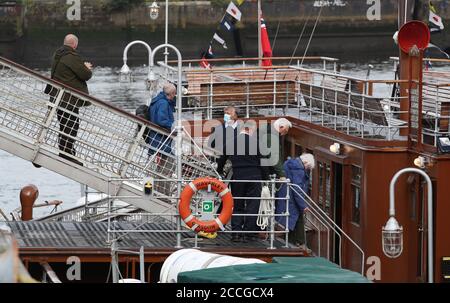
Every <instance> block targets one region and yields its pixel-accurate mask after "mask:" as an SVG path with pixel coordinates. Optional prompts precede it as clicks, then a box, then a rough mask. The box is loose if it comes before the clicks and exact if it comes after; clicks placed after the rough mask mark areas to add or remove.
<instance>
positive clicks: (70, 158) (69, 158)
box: [59, 154, 83, 166]
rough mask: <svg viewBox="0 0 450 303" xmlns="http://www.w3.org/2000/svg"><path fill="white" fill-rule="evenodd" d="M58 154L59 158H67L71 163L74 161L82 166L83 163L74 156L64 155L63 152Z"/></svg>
mask: <svg viewBox="0 0 450 303" xmlns="http://www.w3.org/2000/svg"><path fill="white" fill-rule="evenodd" d="M59 156H60V157H61V158H63V159H66V160H69V161H70V162H73V163H75V164H78V165H80V166H83V163H82V162H80V161H78V160H77V159H75V158H72V157H69V156H66V155H65V154H59Z"/></svg>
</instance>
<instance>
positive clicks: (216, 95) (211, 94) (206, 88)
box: [197, 81, 297, 107]
mask: <svg viewBox="0 0 450 303" xmlns="http://www.w3.org/2000/svg"><path fill="white" fill-rule="evenodd" d="M275 83H276V84H275ZM200 87H201V89H200V91H201V92H200V98H199V99H198V100H199V104H197V106H198V107H206V106H208V105H212V106H213V107H226V106H229V105H233V106H239V107H244V106H247V105H250V106H252V105H253V106H262V105H267V106H271V105H273V104H275V105H276V106H280V105H290V104H295V105H296V104H297V101H296V97H295V82H293V81H277V82H272V81H254V82H233V83H229V82H223V83H214V84H213V85H212V86H211V85H210V84H201V86H200ZM211 98H212V99H211Z"/></svg>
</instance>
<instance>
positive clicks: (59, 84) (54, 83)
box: [0, 56, 169, 135]
mask: <svg viewBox="0 0 450 303" xmlns="http://www.w3.org/2000/svg"><path fill="white" fill-rule="evenodd" d="M0 62H2V63H3V64H4V65H5V66H8V65H9V67H10V68H13V69H18V70H20V71H22V72H25V73H27V74H29V75H30V76H33V77H37V78H39V79H40V80H42V81H44V82H46V83H47V84H50V85H52V86H54V87H56V88H58V89H65V90H68V91H70V92H71V93H74V95H75V96H77V97H81V98H82V99H87V100H88V101H95V102H96V103H98V104H100V105H103V106H106V107H108V108H109V109H112V110H114V111H116V112H119V113H120V114H121V115H125V116H127V117H128V118H130V119H134V120H138V121H139V122H141V123H142V124H145V125H147V126H149V127H151V128H152V129H154V130H157V131H159V132H162V133H165V134H166V135H169V132H168V131H167V130H166V129H164V128H162V127H160V126H158V125H157V124H154V123H152V122H150V121H149V120H146V119H144V118H141V117H139V116H136V115H133V114H131V113H130V112H128V111H126V110H123V109H121V108H120V107H118V106H116V105H115V104H114V103H111V102H107V101H103V100H100V99H97V98H96V97H94V96H91V95H89V94H86V93H84V92H82V91H80V90H77V89H75V88H73V87H71V86H69V85H67V84H64V83H62V82H59V81H57V80H55V79H52V78H48V77H46V76H44V75H42V74H40V73H38V72H36V71H33V70H31V69H29V68H27V67H25V66H22V65H19V64H17V63H15V62H13V61H11V60H9V59H6V58H4V57H1V56H0Z"/></svg>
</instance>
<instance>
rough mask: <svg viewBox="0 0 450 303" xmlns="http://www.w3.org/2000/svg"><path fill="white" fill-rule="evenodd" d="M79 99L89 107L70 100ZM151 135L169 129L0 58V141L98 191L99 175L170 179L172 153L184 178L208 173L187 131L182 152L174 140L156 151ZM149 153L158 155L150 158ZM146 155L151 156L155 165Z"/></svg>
mask: <svg viewBox="0 0 450 303" xmlns="http://www.w3.org/2000/svg"><path fill="white" fill-rule="evenodd" d="M46 87H50V88H51V91H50V92H49V94H46V93H45V92H44V91H45V89H46ZM74 104H76V106H74ZM83 104H84V105H89V106H83V107H78V105H83ZM64 119H65V121H63V120H64ZM152 134H153V135H158V136H161V137H162V138H166V137H169V136H170V133H169V132H168V131H166V130H164V129H161V128H159V127H157V126H155V125H153V124H151V123H149V122H148V121H145V120H143V119H139V118H137V117H136V116H134V115H131V114H130V113H127V112H125V111H123V110H121V109H119V108H117V107H115V106H113V105H112V104H110V103H107V102H103V101H100V100H97V99H95V98H93V97H91V96H88V95H86V94H84V93H81V92H78V91H75V90H73V89H70V88H69V87H67V86H65V85H63V84H61V83H58V82H55V81H53V80H50V79H48V78H46V77H43V76H41V75H39V74H38V73H36V72H33V71H31V70H29V69H27V68H25V67H23V66H20V65H18V64H15V63H14V62H11V61H8V60H6V59H3V58H0V138H2V140H0V148H2V149H5V150H7V151H9V152H12V153H14V154H16V155H18V156H20V157H22V158H24V159H26V160H28V161H31V162H35V163H37V164H40V165H42V166H45V167H48V168H49V169H52V170H55V171H57V172H58V173H61V174H63V175H66V176H68V177H70V178H74V180H77V181H78V182H82V183H84V184H88V185H89V186H90V187H91V188H95V189H97V190H100V191H103V192H105V191H106V185H103V183H100V182H99V179H102V180H105V179H108V178H110V177H123V178H128V179H131V178H136V179H141V180H142V178H143V177H149V176H150V177H154V178H161V179H164V178H171V177H172V175H173V174H175V173H176V160H177V157H176V154H177V153H178V154H180V155H181V160H182V175H183V177H184V178H195V177H200V176H206V175H212V176H216V173H215V171H214V169H213V168H212V167H211V164H210V163H211V161H209V160H208V159H209V158H208V157H206V156H204V155H199V153H197V154H194V155H192V153H191V152H190V151H192V150H195V149H196V147H195V146H194V145H193V144H192V142H191V140H190V138H186V139H184V140H183V142H182V147H183V151H185V150H189V154H187V153H183V151H179V152H178V151H177V149H176V147H175V146H170V150H169V151H168V150H161V148H160V146H159V145H160V143H161V142H158V141H157V139H156V138H155V136H152ZM174 141H175V140H174ZM70 145H73V147H71V146H70ZM186 147H187V148H186ZM155 154H157V155H158V157H151V155H155ZM150 159H153V160H154V161H156V160H157V161H158V163H157V165H156V163H149V160H150ZM60 163H61V164H60ZM73 163H75V164H73ZM62 164H65V165H62ZM67 164H71V165H72V166H71V167H68V166H67ZM78 164H82V165H83V166H82V167H81V166H80V165H78ZM74 165H75V167H76V168H77V169H75V170H74V169H73V167H74ZM141 183H142V181H141V182H139V183H134V184H116V187H115V188H116V189H117V190H120V189H121V188H124V186H127V188H130V190H131V189H134V188H140V187H141ZM155 191H158V188H156V189H155ZM140 207H143V205H140Z"/></svg>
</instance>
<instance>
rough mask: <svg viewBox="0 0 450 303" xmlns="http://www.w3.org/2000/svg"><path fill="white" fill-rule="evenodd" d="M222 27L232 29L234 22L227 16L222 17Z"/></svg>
mask: <svg viewBox="0 0 450 303" xmlns="http://www.w3.org/2000/svg"><path fill="white" fill-rule="evenodd" d="M220 24H221V25H222V27H223V28H224V29H226V30H227V31H234V27H235V25H234V22H233V20H230V18H228V17H227V16H225V17H223V20H222V22H221V23H220Z"/></svg>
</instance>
